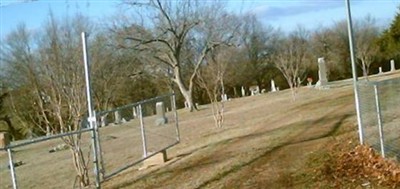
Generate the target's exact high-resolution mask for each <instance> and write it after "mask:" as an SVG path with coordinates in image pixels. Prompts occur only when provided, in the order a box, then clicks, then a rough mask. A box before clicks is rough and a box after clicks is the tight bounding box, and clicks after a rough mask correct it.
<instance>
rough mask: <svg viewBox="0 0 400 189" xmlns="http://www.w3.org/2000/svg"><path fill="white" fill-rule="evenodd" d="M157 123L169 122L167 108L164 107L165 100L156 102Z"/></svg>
mask: <svg viewBox="0 0 400 189" xmlns="http://www.w3.org/2000/svg"><path fill="white" fill-rule="evenodd" d="M156 114H157V118H156V121H155V122H156V125H157V126H159V125H164V124H166V123H167V122H168V119H167V117H165V108H164V102H157V103H156Z"/></svg>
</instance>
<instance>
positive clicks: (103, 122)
mask: <svg viewBox="0 0 400 189" xmlns="http://www.w3.org/2000/svg"><path fill="white" fill-rule="evenodd" d="M105 126H107V115H102V116H100V127H105Z"/></svg>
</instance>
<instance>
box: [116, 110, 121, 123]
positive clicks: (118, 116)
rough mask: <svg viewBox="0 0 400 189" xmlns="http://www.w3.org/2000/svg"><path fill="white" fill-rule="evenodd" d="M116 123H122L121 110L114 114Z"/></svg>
mask: <svg viewBox="0 0 400 189" xmlns="http://www.w3.org/2000/svg"><path fill="white" fill-rule="evenodd" d="M114 123H115V124H120V123H121V112H119V110H117V111H115V112H114Z"/></svg>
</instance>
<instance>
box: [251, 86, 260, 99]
mask: <svg viewBox="0 0 400 189" xmlns="http://www.w3.org/2000/svg"><path fill="white" fill-rule="evenodd" d="M249 90H250V93H251V96H254V95H258V94H260V87H259V86H257V85H254V86H251V87H250V88H249Z"/></svg>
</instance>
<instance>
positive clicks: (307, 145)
mask: <svg viewBox="0 0 400 189" xmlns="http://www.w3.org/2000/svg"><path fill="white" fill-rule="evenodd" d="M399 76H400V72H396V73H395V74H384V75H380V76H376V77H373V78H371V79H372V80H375V79H379V80H381V79H386V78H389V77H399ZM351 84H352V83H351V80H345V81H337V82H331V84H330V88H329V89H324V90H317V89H314V88H308V87H302V88H301V89H300V90H299V93H298V97H297V100H296V101H293V100H292V98H291V93H290V91H288V90H283V91H280V92H275V93H266V94H261V95H258V96H249V97H243V98H236V99H231V100H230V101H228V102H226V104H225V110H226V112H225V123H224V127H223V128H215V127H214V120H213V118H212V114H211V110H210V108H209V107H208V105H203V106H200V110H199V111H196V112H192V113H190V112H187V110H179V126H180V135H181V142H180V143H179V144H178V145H176V146H174V147H172V148H171V149H169V150H168V159H169V160H168V161H167V162H166V163H165V164H163V165H159V166H153V167H150V168H147V169H141V170H139V167H140V165H138V166H136V167H133V168H131V169H128V170H126V171H125V172H122V173H120V174H119V175H117V176H114V177H112V178H110V179H109V180H107V181H105V182H104V183H103V185H102V186H103V188H149V189H150V188H266V187H267V188H315V187H317V188H318V186H315V185H313V181H312V180H310V179H311V177H310V174H309V173H312V172H313V171H314V170H313V169H312V168H310V167H309V164H310V158H314V159H315V157H317V159H318V156H319V155H318V154H319V153H320V152H321V151H324V150H326V149H328V147H330V146H332V145H333V144H334V143H337V142H338V141H339V142H342V139H343V141H346V140H348V139H349V138H351V139H353V141H355V142H354V143H357V140H358V138H357V137H358V135H357V132H356V131H357V126H356V125H357V124H356V116H355V107H354V95H353V88H352V85H351ZM107 128H109V129H106V130H104V132H108V131H110V132H119V133H120V134H123V133H124V132H123V131H121V130H119V131H118V128H119V127H107ZM115 134H116V133H106V135H110V136H111V135H115ZM127 135H128V133H127ZM84 137H87V138H89V136H88V134H86V136H84ZM87 141H89V140H87ZM59 143H60V141H59V140H52V141H49V142H45V143H40V144H35V145H32V146H29V148H25V147H24V148H21V149H17V150H16V151H15V153H16V155H15V157H14V158H15V160H23V161H24V163H25V164H24V165H23V166H21V167H17V178H20V179H19V181H20V182H19V184H21V188H26V187H29V188H43V187H44V186H47V187H44V188H57V187H62V186H69V185H71V183H73V179H72V180H71V178H72V177H73V173H74V172H73V170H72V169H73V168H72V167H71V166H70V165H71V160H70V157H69V151H68V150H66V151H62V152H58V153H53V154H52V155H49V153H48V149H49V148H50V147H51V146H55V145H57V144H59ZM110 145H112V140H110ZM118 145H120V146H118V148H119V149H123V148H126V149H130V148H132V144H129V143H125V146H121V144H118ZM84 147H85V149H90V148H89V145H88V144H85V146H84ZM116 147H117V146H116ZM119 155H120V154H118V153H115V154H113V158H115V160H116V161H118V157H119ZM41 162H42V163H41ZM43 162H46V163H43ZM6 165H7V156H6V153H4V152H0V176H1V184H0V186H1V187H0V188H11V183H10V179H9V172H8V171H7V169H6V168H5V167H6ZM2 166H3V167H2ZM49 170H51V171H49ZM65 171H68V173H69V174H65ZM32 172H34V173H35V175H36V176H32ZM311 175H312V174H311ZM3 178H6V179H3ZM39 178H40V179H39Z"/></svg>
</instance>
